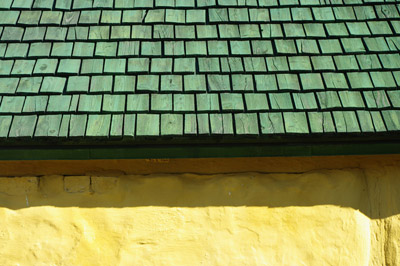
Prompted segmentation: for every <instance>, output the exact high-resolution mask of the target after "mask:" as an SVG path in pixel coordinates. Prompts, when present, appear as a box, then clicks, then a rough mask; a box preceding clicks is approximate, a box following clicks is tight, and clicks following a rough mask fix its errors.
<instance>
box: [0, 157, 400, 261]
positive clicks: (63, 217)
mask: <svg viewBox="0 0 400 266" xmlns="http://www.w3.org/2000/svg"><path fill="white" fill-rule="evenodd" d="M399 195H400V166H399V167H396V166H385V165H374V166H373V167H370V168H348V169H333V170H314V171H310V172H304V173H290V174H285V173H275V174H265V173H264V174H263V173H252V172H247V173H237V174H227V175H223V174H219V175H194V174H183V175H180V174H179V175H178V174H175V175H173V174H168V175H157V174H153V175H146V176H138V175H135V176H133V175H132V176H128V175H123V176H112V177H106V176H34V177H20V178H6V177H4V178H0V265H38V266H39V265H113V266H114V265H157V266H158V265H351V266H354V265H400V196H399Z"/></svg>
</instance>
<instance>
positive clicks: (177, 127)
mask: <svg viewBox="0 0 400 266" xmlns="http://www.w3.org/2000/svg"><path fill="white" fill-rule="evenodd" d="M399 130H400V111H395V110H385V111H381V112H379V111H363V110H359V111H333V112H272V113H271V112H261V113H236V114H231V113H224V114H221V113H216V114H207V113H205V114H169V113H167V114H137V115H136V114H124V115H123V114H120V115H119V114H115V115H111V114H91V115H87V114H81V115H39V116H38V115H27V116H14V117H12V116H0V137H9V138H16V137H33V136H34V137H70V138H72V137H106V138H108V137H148V136H152V137H158V136H161V137H168V136H185V135H186V136H193V135H234V134H235V135H253V136H258V135H271V134H275V135H276V134H309V133H324V134H326V133H361V132H362V133H374V132H377V133H379V132H381V133H382V132H392V131H399Z"/></svg>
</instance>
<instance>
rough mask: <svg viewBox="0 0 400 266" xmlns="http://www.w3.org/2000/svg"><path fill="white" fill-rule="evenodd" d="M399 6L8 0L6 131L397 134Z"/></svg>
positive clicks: (66, 136)
mask: <svg viewBox="0 0 400 266" xmlns="http://www.w3.org/2000/svg"><path fill="white" fill-rule="evenodd" d="M398 3H399V2H397V1H383V0H2V1H0V9H1V10H0V34H1V35H0V138H1V139H3V143H7V142H12V143H21V144H35V143H43V141H44V142H46V141H48V140H50V141H51V140H53V141H56V142H57V143H59V144H63V143H68V142H69V141H75V142H78V143H81V144H84V143H85V142H86V141H88V142H89V140H92V139H97V138H98V139H103V140H109V141H110V142H112V143H116V144H118V143H119V141H121V140H123V141H125V142H124V143H132V144H134V143H140V142H141V141H142V140H143V139H144V138H146V137H149V138H150V139H153V143H157V141H158V140H163V141H164V143H175V142H179V140H180V139H182V140H183V139H190V140H196V139H202V140H203V141H204V142H205V143H213V142H215V141H217V140H218V141H220V140H221V139H224V138H226V139H229V140H232V141H233V142H236V143H240V142H246V140H248V139H252V140H254V138H256V139H258V140H262V141H268V140H270V139H274V138H275V137H276V138H278V139H280V140H281V141H284V140H285V138H288V139H289V138H290V137H292V136H298V137H303V136H304V137H307V138H312V139H314V140H315V139H318V138H320V139H324V138H325V137H326V138H329V137H333V138H336V139H339V140H340V138H343V139H346V138H347V137H348V136H349V134H350V135H352V136H356V137H359V138H362V137H364V136H368V137H369V138H371V136H372V139H374V136H391V137H393V136H396V135H397V132H399V131H400V53H399V51H400V13H399V11H400V4H398ZM381 139H382V138H381ZM98 143H100V144H101V142H98ZM147 143H149V144H151V143H152V142H151V141H150V142H147Z"/></svg>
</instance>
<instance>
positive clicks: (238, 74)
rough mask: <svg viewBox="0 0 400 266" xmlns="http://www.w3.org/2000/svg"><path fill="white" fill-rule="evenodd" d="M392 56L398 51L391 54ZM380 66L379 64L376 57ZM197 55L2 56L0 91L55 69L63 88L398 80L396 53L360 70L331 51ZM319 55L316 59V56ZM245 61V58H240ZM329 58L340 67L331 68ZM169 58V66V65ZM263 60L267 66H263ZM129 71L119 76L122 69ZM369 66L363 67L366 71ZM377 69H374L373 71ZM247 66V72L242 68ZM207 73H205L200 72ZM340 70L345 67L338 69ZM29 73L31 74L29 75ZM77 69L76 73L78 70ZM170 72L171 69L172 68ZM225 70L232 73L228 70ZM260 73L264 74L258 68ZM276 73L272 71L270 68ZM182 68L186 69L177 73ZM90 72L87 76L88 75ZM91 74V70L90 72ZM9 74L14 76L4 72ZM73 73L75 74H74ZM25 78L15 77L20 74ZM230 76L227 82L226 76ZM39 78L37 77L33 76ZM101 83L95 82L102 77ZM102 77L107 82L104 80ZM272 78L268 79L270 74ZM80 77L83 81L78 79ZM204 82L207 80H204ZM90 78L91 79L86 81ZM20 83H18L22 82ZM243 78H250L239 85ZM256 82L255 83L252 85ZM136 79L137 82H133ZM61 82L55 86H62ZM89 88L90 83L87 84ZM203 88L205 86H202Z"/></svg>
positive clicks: (381, 83)
mask: <svg viewBox="0 0 400 266" xmlns="http://www.w3.org/2000/svg"><path fill="white" fill-rule="evenodd" d="M396 56H397V57H396ZM378 58H380V60H381V61H382V65H383V67H384V69H381V65H380V62H379V60H378ZM221 59H225V60H221V61H220V60H218V58H199V59H198V60H199V64H198V65H197V66H196V60H195V59H194V58H176V59H175V60H174V61H173V60H172V58H155V59H152V64H151V67H150V60H149V59H148V58H147V59H146V58H132V59H129V60H128V65H127V66H126V60H125V59H107V60H105V64H104V61H103V60H102V59H86V60H83V64H82V67H81V65H80V64H81V60H79V59H62V60H61V61H60V64H59V65H58V67H57V63H58V62H57V60H56V59H39V60H38V61H37V63H36V64H35V60H16V61H15V63H14V62H13V60H4V61H1V62H0V73H1V74H2V75H3V76H7V78H0V81H1V84H2V88H1V89H0V94H1V95H4V94H5V95H7V94H15V93H17V94H19V93H22V94H23V93H31V94H37V93H39V91H40V93H46V90H47V86H44V85H41V83H42V78H43V77H42V75H46V76H45V77H44V79H43V80H44V81H46V80H52V79H59V80H64V81H63V82H64V84H65V81H66V79H67V77H57V78H54V77H51V76H53V75H54V74H56V69H57V70H58V71H57V74H59V75H60V74H61V75H62V76H65V75H66V76H68V80H69V82H68V83H69V84H72V85H71V86H68V87H67V90H66V92H68V93H74V92H76V93H99V92H105V93H111V92H114V93H120V92H134V91H136V92H140V91H144V92H146V91H149V92H159V91H160V92H169V91H177V92H179V91H184V92H188V93H191V92H206V91H209V92H213V91H219V90H221V88H224V90H228V91H230V90H233V91H236V90H239V91H241V90H242V91H256V90H257V91H265V90H266V89H264V88H262V87H261V86H259V84H262V83H260V81H262V79H263V78H264V77H273V79H274V80H275V79H276V78H277V79H278V83H279V87H278V86H276V85H270V88H269V89H267V90H278V88H279V90H287V89H291V90H295V91H297V90H298V91H300V89H301V88H302V90H303V91H310V90H326V89H328V90H329V89H349V88H351V89H353V90H374V89H383V88H384V89H396V88H398V87H399V86H400V80H399V79H400V77H399V73H400V72H399V71H398V69H400V65H399V64H400V60H399V55H398V54H395V55H388V54H382V55H379V57H378V56H376V55H374V56H372V55H359V56H357V59H358V63H359V64H360V65H361V69H362V70H363V71H362V72H359V71H358V70H359V67H358V63H357V60H356V57H348V56H338V57H334V59H335V61H333V60H332V58H331V57H316V58H315V60H314V58H311V59H312V60H311V61H310V59H309V57H306V56H299V57H289V60H287V58H286V57H271V58H267V64H265V62H264V59H263V58H261V61H260V60H256V59H260V58H244V60H242V58H240V57H239V58H221ZM317 59H318V60H320V59H324V60H321V61H317ZM243 61H244V64H243ZM311 62H312V64H313V65H323V64H325V65H324V66H321V68H320V69H318V70H319V71H320V72H318V73H316V72H315V71H314V72H312V67H311ZM334 62H335V63H336V65H337V66H339V67H338V69H339V70H341V72H338V71H335V66H334ZM173 63H174V66H173ZM267 66H268V71H267ZM125 69H127V72H128V74H130V75H129V76H124V75H122V74H125V72H126V70H125ZM366 70H368V71H366ZM377 70H379V71H377ZM245 71H248V72H249V73H246V72H245ZM206 72H207V73H211V74H207V75H206V74H204V73H206ZM342 72H344V73H342ZM32 73H33V74H34V76H33V77H30V76H32ZM79 73H80V74H81V75H78V74H79ZM172 73H174V74H172ZM227 73H230V74H231V75H227ZM263 73H265V74H263ZM273 73H277V74H273ZM111 74H120V75H117V76H116V78H115V82H117V81H118V80H120V79H122V78H131V79H132V80H133V81H134V82H136V77H137V84H133V85H132V87H131V88H129V90H128V89H126V88H125V87H121V88H118V87H119V86H114V87H115V89H114V91H113V89H112V82H113V77H112V75H111ZM179 74H185V75H179ZM89 75H90V76H89ZM92 75H95V76H92ZM9 76H11V77H13V78H8V77H9ZM76 76H78V77H76ZM18 77H21V80H24V82H19V78H18ZM230 79H232V84H233V85H232V86H230V82H225V80H227V81H229V80H230ZM38 80H40V82H39V81H38ZM99 80H101V82H102V87H101V89H100V88H97V86H98V85H94V84H100V83H101V82H98V81H99ZM105 80H107V82H105ZM271 80H272V79H271ZM83 81H84V82H83ZM206 82H207V83H208V85H207V86H206ZM89 83H91V84H92V85H91V86H89ZM21 84H22V85H21ZM26 84H35V86H31V85H30V86H31V87H30V88H28V87H29V86H27V85H26ZM108 84H109V85H108ZM243 84H250V85H251V86H250V85H248V86H243ZM253 84H255V86H254V85H253ZM135 85H136V86H135ZM63 88H64V86H63V87H62V88H59V89H58V91H59V92H62V91H63ZM89 88H90V89H89ZM207 88H208V89H207Z"/></svg>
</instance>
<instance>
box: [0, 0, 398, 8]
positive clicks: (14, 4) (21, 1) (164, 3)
mask: <svg viewBox="0 0 400 266" xmlns="http://www.w3.org/2000/svg"><path fill="white" fill-rule="evenodd" d="M388 2H392V1H388ZM363 3H379V4H380V3H385V1H384V0H364V1H362V0H344V1H342V0H330V1H329V0H322V1H321V0H300V1H298V0H280V1H277V0H258V1H257V0H218V1H217V0H197V1H194V0H191V1H190V0H155V1H152V0H115V1H114V0H75V1H73V0H3V1H2V3H1V4H0V8H4V9H10V8H13V9H14V8H15V9H31V8H33V9H52V8H55V9H61V10H70V9H91V8H105V9H107V8H109V9H111V8H125V9H127V8H153V7H179V8H193V7H212V6H217V5H219V6H231V7H235V6H250V7H271V6H299V5H301V6H313V5H316V6H318V5H348V4H363Z"/></svg>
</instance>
